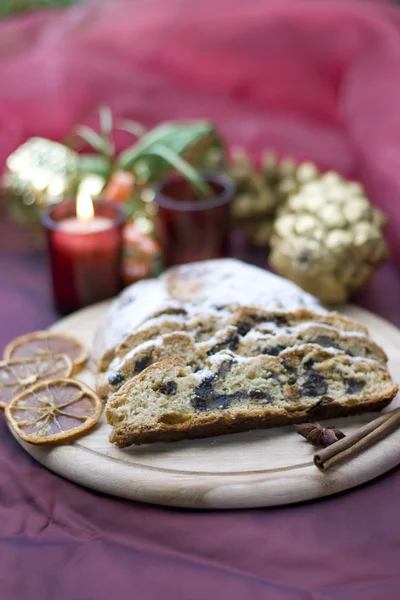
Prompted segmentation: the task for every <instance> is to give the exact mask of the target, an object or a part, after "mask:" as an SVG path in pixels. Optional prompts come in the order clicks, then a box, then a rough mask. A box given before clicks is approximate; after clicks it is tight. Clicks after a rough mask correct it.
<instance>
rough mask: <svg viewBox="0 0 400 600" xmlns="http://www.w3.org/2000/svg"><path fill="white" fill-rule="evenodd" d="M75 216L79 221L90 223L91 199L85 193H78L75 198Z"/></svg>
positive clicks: (91, 215) (92, 212)
mask: <svg viewBox="0 0 400 600" xmlns="http://www.w3.org/2000/svg"><path fill="white" fill-rule="evenodd" d="M76 216H77V218H78V219H79V221H90V219H93V217H94V208H93V202H92V199H91V197H90V195H89V194H87V193H85V192H79V193H78V195H77V197H76Z"/></svg>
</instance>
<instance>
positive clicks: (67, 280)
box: [42, 195, 126, 314]
mask: <svg viewBox="0 0 400 600" xmlns="http://www.w3.org/2000/svg"><path fill="white" fill-rule="evenodd" d="M125 219H126V215H125V211H124V208H123V207H122V206H121V205H120V204H116V203H108V202H100V201H99V202H95V203H94V204H93V203H92V201H91V199H90V196H86V197H85V196H82V195H80V196H79V197H78V199H77V202H76V204H75V202H63V203H61V204H58V205H57V206H55V207H53V208H50V209H49V210H48V211H47V212H46V213H45V214H44V215H43V218H42V223H43V225H44V226H45V228H46V230H47V238H48V247H49V256H50V268H51V276H52V288H53V299H54V304H55V307H56V308H57V310H59V311H60V312H62V313H64V314H65V313H69V312H72V311H74V310H77V309H78V308H82V307H84V306H87V305H89V304H93V303H94V302H99V301H101V300H105V299H106V298H111V297H113V296H115V295H116V294H117V293H118V292H119V291H120V290H121V253H122V227H123V225H124V223H125Z"/></svg>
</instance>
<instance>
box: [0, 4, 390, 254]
mask: <svg viewBox="0 0 400 600" xmlns="http://www.w3.org/2000/svg"><path fill="white" fill-rule="evenodd" d="M0 81H1V82H2V84H1V86H0V161H1V160H3V159H4V158H5V157H6V156H7V154H8V153H9V152H10V151H11V150H12V149H13V148H14V147H15V146H16V145H18V144H19V143H20V142H22V141H23V140H24V139H25V138H26V137H27V136H31V135H44V136H48V137H51V138H54V139H60V138H61V137H62V136H64V135H65V133H66V131H67V129H68V128H69V127H70V126H71V125H72V124H73V123H74V122H75V121H76V120H77V119H78V118H79V117H80V115H82V113H83V112H84V111H86V110H88V109H90V108H92V107H93V106H94V105H96V104H98V103H102V102H103V103H104V102H105V103H108V104H109V105H110V106H111V107H112V108H113V110H114V111H115V113H116V114H117V115H123V116H130V117H133V118H135V119H137V120H140V121H143V123H145V124H147V125H151V124H154V123H156V122H158V121H160V120H161V119H169V118H184V117H208V118H211V119H213V120H214V121H215V122H216V123H217V125H218V126H219V127H220V128H221V131H222V132H223V134H224V136H225V138H226V140H227V142H228V144H229V145H232V144H245V145H246V147H247V148H249V149H250V150H251V151H252V152H253V153H254V155H255V156H257V155H258V154H259V152H260V151H261V150H262V149H263V148H266V147H269V146H270V147H271V148H273V149H276V150H278V151H279V152H281V153H283V154H286V153H288V154H291V155H293V156H295V157H296V158H299V159H311V160H315V161H317V162H318V163H319V164H320V165H321V166H322V167H324V168H333V169H337V170H339V171H341V172H343V173H344V174H345V175H348V176H355V177H361V178H362V180H363V181H364V182H365V183H366V184H367V186H368V189H369V191H370V193H371V194H372V197H373V199H374V201H375V202H376V203H377V204H379V205H381V206H382V207H383V208H384V209H385V210H387V211H388V212H389V213H390V215H391V217H392V218H391V222H390V225H389V235H390V240H391V245H392V249H393V254H394V256H395V259H396V260H397V261H398V263H400V237H399V236H398V235H397V234H398V231H399V228H400V210H399V206H398V195H399V190H400V144H399V141H400V111H399V102H400V13H399V11H398V10H397V9H396V8H395V7H393V6H391V5H389V4H383V3H376V2H365V1H353V0H345V1H340V0H334V1H329V0H305V1H302V0H298V1H294V0H289V1H288V0H276V1H274V0H272V1H268V0H267V1H266V0H241V1H238V0H202V1H201V2H189V1H187V0H186V1H183V0H163V1H160V0H159V1H151V2H146V1H144V0H130V1H125V2H121V1H117V2H111V3H107V4H103V3H100V4H99V3H97V2H96V3H93V4H89V5H87V6H77V7H74V8H72V9H70V10H68V11H67V12H53V13H52V12H48V13H45V14H34V15H31V16H27V17H22V18H20V19H16V20H14V21H13V20H11V21H4V22H3V23H0Z"/></svg>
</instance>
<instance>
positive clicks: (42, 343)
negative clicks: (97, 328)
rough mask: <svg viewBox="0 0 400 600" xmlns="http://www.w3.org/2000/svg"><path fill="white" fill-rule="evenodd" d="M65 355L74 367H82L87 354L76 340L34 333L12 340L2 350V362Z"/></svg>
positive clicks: (50, 333)
mask: <svg viewBox="0 0 400 600" xmlns="http://www.w3.org/2000/svg"><path fill="white" fill-rule="evenodd" d="M48 354H52V355H55V354H66V355H67V356H69V358H70V359H71V360H72V362H73V363H74V365H75V366H76V367H79V366H81V365H83V363H84V362H85V361H86V360H87V357H88V353H87V350H86V348H85V346H84V345H83V344H82V342H80V341H79V340H77V339H76V338H74V337H72V336H69V335H65V334H64V333H56V332H55V331H54V332H53V331H35V332H33V333H27V334H26V335H21V336H20V337H17V338H15V340H12V341H11V342H10V343H9V344H8V346H6V349H5V350H4V360H11V359H12V358H32V357H33V356H45V355H48Z"/></svg>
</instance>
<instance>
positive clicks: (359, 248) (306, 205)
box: [269, 172, 388, 304]
mask: <svg viewBox="0 0 400 600" xmlns="http://www.w3.org/2000/svg"><path fill="white" fill-rule="evenodd" d="M385 221H386V219H385V216H384V215H383V213H382V212H381V211H380V210H378V209H376V208H374V207H373V206H371V204H370V203H369V201H368V199H367V197H366V195H365V193H364V190H363V188H362V186H361V185H360V184H359V183H355V182H348V181H346V180H344V179H343V178H342V177H340V175H338V174H337V173H334V172H328V173H325V174H324V175H322V176H321V177H320V178H319V179H317V180H311V181H308V182H305V183H304V184H303V185H300V187H298V189H297V190H296V191H295V192H294V193H293V194H292V195H291V196H290V197H289V198H288V200H287V201H286V203H285V204H284V206H283V207H282V208H281V209H280V210H279V211H278V214H277V217H276V220H275V223H274V227H273V233H272V236H271V250H270V257H269V261H270V264H271V266H272V267H273V268H274V269H275V271H277V272H278V273H279V274H280V275H283V276H284V277H287V278H288V279H290V280H291V281H293V282H295V283H297V284H298V285H299V286H300V287H301V288H303V289H304V290H306V291H308V292H310V293H311V294H313V295H315V296H317V297H318V298H319V299H320V300H321V301H322V302H325V303H327V304H337V303H341V302H345V301H347V300H348V298H349V297H350V296H351V295H352V294H354V293H355V292H357V291H358V290H360V289H361V288H362V287H364V286H365V284H366V283H367V281H368V280H369V278H370V277H371V275H372V273H373V272H374V270H375V269H376V267H377V266H378V265H379V264H380V263H381V262H382V261H383V260H384V259H385V258H387V256H388V248H387V245H386V242H385V239H384V236H383V227H384V225H385Z"/></svg>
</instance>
